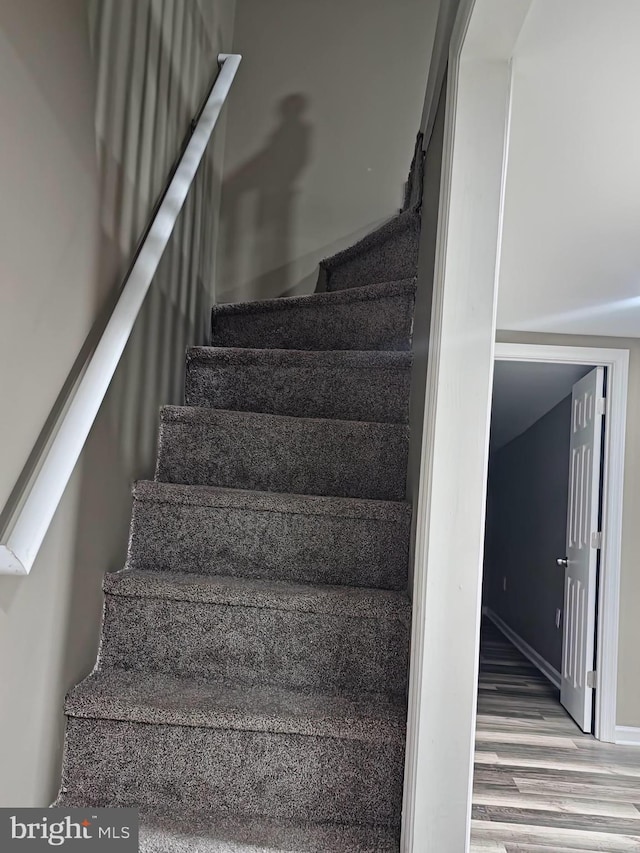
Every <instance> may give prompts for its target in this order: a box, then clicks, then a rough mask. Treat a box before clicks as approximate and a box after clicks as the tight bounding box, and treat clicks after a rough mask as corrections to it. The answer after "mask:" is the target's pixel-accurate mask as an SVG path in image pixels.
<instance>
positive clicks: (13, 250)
mask: <svg viewBox="0 0 640 853" xmlns="http://www.w3.org/2000/svg"><path fill="white" fill-rule="evenodd" d="M233 5H234V4H233V0H217V2H215V3H207V4H205V3H190V4H187V5H185V4H177V3H176V2H169V3H165V4H158V3H155V2H153V3H147V2H144V1H143V0H140V2H136V4H135V5H134V4H123V3H120V2H116V0H100V2H91V3H89V4H87V3H86V2H85V0H60V2H56V3H51V2H50V0H20V2H13V3H3V4H2V5H1V6H0V79H1V80H2V85H1V86H0V113H1V114H2V116H3V117H4V121H3V127H2V133H1V134H0V188H1V193H0V257H1V258H2V270H1V278H0V300H1V307H0V399H2V414H3V417H2V427H1V434H2V441H1V442H0V507H2V506H4V503H5V501H6V499H7V497H8V495H9V493H10V492H11V490H12V488H13V486H14V483H15V482H16V478H17V477H18V475H19V474H20V471H21V469H22V467H23V465H24V464H25V462H26V460H27V457H28V454H29V453H30V451H31V449H32V447H33V445H34V442H35V441H36V439H37V437H38V435H39V433H40V431H41V429H42V427H43V425H44V423H45V420H46V418H47V416H48V414H49V412H50V411H51V408H52V406H53V404H54V401H55V400H56V397H57V395H58V393H59V392H60V390H61V388H62V386H63V384H64V382H65V380H66V378H67V376H68V375H69V372H70V370H71V368H72V365H73V363H74V360H75V359H76V356H77V355H78V353H79V352H80V350H81V347H82V345H83V342H84V340H85V338H86V337H87V335H88V334H89V332H90V330H91V329H92V326H93V325H94V322H95V320H96V317H97V315H98V313H99V312H100V309H101V308H102V306H103V305H104V304H105V302H107V301H108V299H109V298H110V295H111V294H112V293H113V292H114V289H115V288H116V287H117V285H118V283H119V280H120V278H119V277H120V274H121V272H122V270H123V269H124V268H125V267H126V265H127V262H128V256H129V253H130V250H131V247H132V245H133V244H134V243H135V235H136V233H137V229H139V227H140V223H141V222H142V221H144V219H145V217H146V215H147V213H148V209H149V206H150V204H151V203H152V200H153V198H154V197H155V194H156V193H157V191H158V189H159V187H160V186H161V184H162V182H163V180H164V178H163V172H164V171H165V170H166V168H167V165H168V164H169V163H170V162H171V160H172V159H173V155H174V152H173V150H172V146H174V145H176V144H177V142H178V141H179V139H180V138H181V137H182V135H183V133H184V131H185V129H186V127H187V125H188V120H189V117H190V115H189V113H190V111H191V110H192V109H193V104H194V103H196V102H197V101H198V100H199V98H200V97H201V95H202V94H203V87H204V86H205V83H206V82H207V81H208V80H209V79H210V78H211V76H212V74H213V73H214V68H215V63H214V58H215V55H216V54H217V52H218V51H219V50H226V51H229V50H230V47H231V31H232V22H233ZM176 10H180V11H182V12H184V15H183V16H181V15H178V14H174V12H175V11H176ZM88 11H89V13H90V14H89V15H88ZM161 13H162V14H161ZM90 33H93V35H94V51H95V61H94V59H92V54H91V50H90V42H91V38H90ZM147 35H148V37H149V41H148V44H149V45H150V46H151V48H150V50H149V51H148V52H145V50H144V49H143V50H142V51H140V50H138V51H137V52H136V51H135V50H134V47H135V45H138V46H140V45H141V44H142V43H143V42H144V38H145V37H146V36H147ZM134 54H135V55H136V56H137V57H138V60H137V61H134V60H133V59H132V57H133V56H134ZM140 57H142V58H143V59H144V62H143V63H142V64H137V62H138V61H139V59H140ZM185 69H188V70H185ZM145 79H146V80H147V83H149V85H147V87H146V90H145V88H144V81H145ZM156 79H157V80H158V81H159V85H160V90H159V91H160V96H159V97H157V96H156V95H157V93H156V91H155V89H153V81H155V80H156ZM163 81H164V82H163ZM143 90H144V91H146V98H145V100H144V103H142V102H141V101H140V100H139V98H140V96H141V93H142V92H143ZM96 93H97V99H96ZM167 93H168V94H167ZM165 95H167V97H166V100H165ZM96 124H97V129H98V133H97V134H96ZM159 130H162V131H163V133H162V134H160V136H159V135H158V131H159ZM139 142H140V143H141V144H140V146H139V145H138V143H139ZM159 145H160V146H161V148H159V147H158V146H159ZM96 152H97V153H98V157H96ZM221 155H222V151H221V149H220V145H219V144H218V146H217V147H216V148H214V150H213V151H212V153H211V155H210V157H209V162H208V167H207V169H206V170H205V171H204V172H203V173H202V175H201V177H200V180H201V181H202V185H201V189H200V194H201V195H200V198H201V199H205V198H207V199H212V200H213V204H215V199H216V197H217V186H218V180H217V174H218V173H219V171H220V164H221ZM154 170H155V171H154ZM205 208H206V205H205ZM205 212H206V216H205V220H204V221H205V224H206V225H209V226H210V227H211V230H212V231H213V228H214V225H215V222H214V221H212V214H211V210H209V211H208V212H207V211H205ZM187 222H188V217H183V225H185V223H187ZM185 227H186V225H185ZM203 245H205V244H203ZM207 245H208V250H209V254H210V253H211V245H210V241H209V243H208V244H206V245H205V248H206V247H207ZM163 265H164V266H163V271H162V273H161V275H160V276H159V283H158V286H157V287H156V288H155V290H154V292H153V293H152V296H151V298H150V299H149V300H148V302H147V305H146V306H145V308H144V310H143V314H142V315H141V318H140V322H139V323H138V326H137V328H136V330H135V332H134V336H133V338H132V341H131V344H130V346H129V347H128V349H127V352H126V354H125V358H124V361H123V363H122V365H121V368H120V369H119V371H118V374H117V376H116V380H115V382H114V385H113V387H112V389H111V390H110V392H109V395H108V398H107V400H106V401H105V404H104V405H103V408H102V410H101V412H100V415H99V417H98V420H97V422H96V425H95V427H94V430H93V432H92V434H91V436H90V438H89V442H88V444H87V447H86V450H85V453H84V454H83V457H82V459H81V461H80V463H79V465H78V466H77V468H76V471H75V473H74V475H73V478H72V480H71V482H70V483H69V486H68V488H67V490H66V492H65V495H64V498H63V501H62V503H61V505H60V507H59V510H58V513H57V514H56V517H55V518H54V521H53V523H52V525H51V528H50V530H49V533H48V535H47V537H46V539H45V542H44V544H43V547H42V549H41V552H40V555H39V558H38V560H37V561H36V564H35V566H34V568H33V571H32V573H31V574H30V575H29V576H28V577H26V578H19V579H16V578H8V577H0V685H1V692H0V806H38V805H41V806H43V805H46V804H48V803H49V802H51V800H52V799H53V797H54V795H55V790H56V787H57V784H58V774H59V764H60V750H61V745H62V735H63V724H64V719H63V715H62V707H63V698H64V694H65V692H66V690H67V689H68V688H69V687H71V686H72V685H73V684H74V683H76V682H77V681H78V680H79V679H80V678H81V677H83V676H84V675H85V674H86V673H87V672H88V671H89V670H90V669H91V667H92V665H93V662H94V660H95V653H96V645H97V636H98V628H99V620H100V612H101V603H102V596H101V591H100V583H101V577H102V575H103V573H104V572H105V571H107V570H110V569H117V568H120V567H121V566H122V559H123V555H124V551H125V546H126V534H127V527H128V518H129V512H130V495H129V491H130V483H131V480H132V479H133V478H134V477H135V476H139V475H140V474H141V473H144V472H145V471H148V470H149V465H150V460H151V459H152V457H153V451H154V442H155V438H154V436H155V421H156V418H157V404H158V402H159V401H162V400H163V399H170V398H172V397H173V396H175V394H176V393H178V389H179V386H180V374H181V372H182V368H183V361H182V359H183V351H184V344H185V343H186V342H188V341H189V340H192V339H194V337H198V335H199V334H200V325H199V322H198V317H197V316H196V313H195V311H194V306H200V307H202V305H203V304H204V303H208V302H210V301H211V298H212V294H211V281H210V280H209V277H208V275H210V272H211V260H210V262H209V265H208V266H207V264H205V265H204V267H203V269H204V271H205V272H204V273H203V272H202V271H196V273H197V274H193V271H190V270H189V269H188V264H187V263H186V262H185V257H184V253H183V252H181V251H180V250H179V249H177V248H175V247H174V248H173V249H171V250H170V251H169V253H168V255H167V258H166V262H163ZM207 271H208V275H207ZM203 275H205V277H206V278H207V280H206V281H203V280H202V278H203ZM194 291H195V293H196V295H195V296H194ZM196 296H197V298H196Z"/></svg>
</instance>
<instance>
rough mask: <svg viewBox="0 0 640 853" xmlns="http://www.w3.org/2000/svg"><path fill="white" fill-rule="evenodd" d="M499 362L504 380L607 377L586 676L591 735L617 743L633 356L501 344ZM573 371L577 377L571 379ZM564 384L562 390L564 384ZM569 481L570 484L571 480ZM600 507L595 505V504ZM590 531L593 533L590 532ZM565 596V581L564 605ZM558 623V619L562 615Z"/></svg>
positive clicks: (619, 352) (592, 522)
mask: <svg viewBox="0 0 640 853" xmlns="http://www.w3.org/2000/svg"><path fill="white" fill-rule="evenodd" d="M495 362H496V368H497V370H496V375H499V373H498V371H499V370H500V369H501V366H502V365H509V364H513V363H519V364H523V365H538V366H540V365H546V366H547V370H550V369H551V368H552V367H553V366H562V367H563V368H564V369H567V368H570V369H569V370H568V372H567V373H565V374H563V375H564V376H566V377H567V378H569V377H571V376H572V375H573V377H574V378H576V377H579V376H580V374H581V373H582V377H583V379H576V383H577V382H580V381H584V380H585V379H586V376H589V375H593V371H594V368H595V367H599V368H600V369H601V370H602V372H603V375H606V392H605V394H603V396H606V402H605V403H604V405H603V408H604V412H605V414H604V417H603V424H605V425H606V426H605V428H604V430H603V433H602V442H601V461H602V465H601V470H600V473H599V490H600V492H601V501H600V505H599V507H598V509H597V515H596V516H595V517H594V516H593V515H592V516H591V518H590V519H589V520H585V522H584V524H585V529H584V530H583V533H584V534H585V535H586V536H587V538H588V540H589V541H588V545H589V546H590V550H592V551H593V552H597V554H598V556H599V560H598V565H597V573H598V574H597V580H598V582H597V588H596V589H595V591H594V599H593V614H592V616H593V619H592V624H593V626H594V631H595V634H594V644H593V645H594V653H593V662H594V669H593V670H591V669H589V668H587V667H586V666H585V667H584V672H585V678H586V673H587V672H592V673H593V675H591V676H590V677H589V681H590V683H592V684H593V685H594V687H593V688H589V689H590V690H592V691H593V693H592V694H591V697H592V699H593V727H592V733H593V735H594V736H595V738H596V739H597V740H603V741H608V742H610V743H614V742H615V740H616V734H615V720H616V691H617V663H618V618H619V597H620V557H621V554H620V552H621V541H622V506H623V493H622V486H623V470H624V439H625V424H626V409H627V383H628V365H629V352H628V350H623V349H620V350H618V349H601V348H597V347H574V346H548V345H542V344H540V345H538V344H512V343H497V344H496V347H495ZM571 370H574V371H575V372H574V373H573V374H572V373H571ZM547 375H548V376H551V374H550V373H547ZM558 375H560V374H558ZM567 382H568V379H567ZM576 383H574V384H576ZM560 384H562V381H561V382H560ZM567 387H568V384H567V383H566V382H565V385H564V388H565V389H566V388H567ZM572 387H573V386H572ZM551 391H553V389H551ZM572 417H573V414H572ZM567 476H568V478H569V480H570V474H568V475H567ZM578 487H579V488H581V485H580V483H578ZM569 488H570V486H569ZM569 500H570V496H569ZM596 503H597V502H594V504H596ZM586 527H588V528H589V529H588V530H586ZM592 534H594V536H592ZM594 537H595V538H594ZM592 546H595V547H592ZM566 557H567V555H566V554H558V555H557V559H560V560H564V559H566ZM557 568H558V569H559V570H561V569H564V566H557ZM507 583H508V582H507ZM565 596H566V577H565V584H564V595H563V601H564V597H565ZM564 610H565V606H564V604H563V606H562V611H563V612H562V613H561V616H560V621H561V625H562V631H563V653H564V651H565V648H564V633H565V628H566V627H567V625H566V621H564V620H563V615H564ZM555 618H556V619H557V614H556V616H555ZM556 630H559V629H556ZM538 663H540V662H538ZM568 663H570V662H567V664H568ZM583 663H585V662H583ZM539 668H540V667H539ZM546 674H547V677H549V675H552V676H553V673H550V672H547V673H546ZM559 674H560V676H561V678H562V675H564V672H563V667H562V665H561V667H560V673H559ZM552 680H553V678H552ZM585 687H586V683H585ZM584 728H586V727H584Z"/></svg>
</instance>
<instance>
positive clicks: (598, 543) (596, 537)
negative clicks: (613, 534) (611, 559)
mask: <svg viewBox="0 0 640 853" xmlns="http://www.w3.org/2000/svg"><path fill="white" fill-rule="evenodd" d="M591 547H592V548H602V530H597V531H596V532H595V533H592V534H591Z"/></svg>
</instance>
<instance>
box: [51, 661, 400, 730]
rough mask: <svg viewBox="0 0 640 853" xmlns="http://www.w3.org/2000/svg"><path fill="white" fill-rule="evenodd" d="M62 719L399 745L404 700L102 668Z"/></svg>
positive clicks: (73, 694) (74, 693) (71, 699)
mask: <svg viewBox="0 0 640 853" xmlns="http://www.w3.org/2000/svg"><path fill="white" fill-rule="evenodd" d="M65 713H66V714H67V715H69V716H75V717H85V718H92V719H108V720H124V721H130V722H139V723H150V724H155V725H175V726H199V727H206V728H216V729H234V730H241V731H259V732H273V733H280V734H300V735H307V736H314V737H336V738H346V739H352V740H365V741H397V742H398V743H402V742H403V739H404V732H405V717H406V709H405V702H404V698H403V697H402V698H399V697H397V696H393V695H388V694H384V693H382V694H379V693H359V694H357V695H347V694H336V693H333V694H331V693H319V692H317V691H312V690H301V689H297V690H292V689H287V688H284V687H280V686H277V685H268V686H265V685H251V684H240V683H238V682H229V681H221V680H214V681H212V680H210V679H203V678H188V677H184V676H175V675H170V674H165V673H158V672H154V673H145V672H142V671H138V670H133V671H132V670H125V669H120V668H110V667H109V668H107V669H103V670H98V671H96V672H93V673H92V674H91V675H90V676H89V677H88V678H86V679H85V680H84V681H83V682H81V684H79V685H78V686H77V687H75V688H74V689H73V690H71V691H70V693H69V694H68V696H67V700H66V704H65Z"/></svg>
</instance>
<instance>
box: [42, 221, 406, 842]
mask: <svg viewBox="0 0 640 853" xmlns="http://www.w3.org/2000/svg"><path fill="white" fill-rule="evenodd" d="M418 229H419V209H418V208H417V207H416V206H412V207H409V208H408V209H407V210H405V211H404V212H402V213H400V214H399V215H398V217H397V218H396V219H395V220H393V221H392V222H391V223H389V224H387V225H385V226H384V227H383V228H382V229H380V230H379V231H378V232H376V234H374V235H371V236H370V237H368V238H366V239H365V240H364V241H361V243H360V244H358V245H357V246H355V247H354V248H353V249H351V250H347V252H344V253H341V255H339V256H336V258H333V259H330V260H329V261H327V262H325V263H324V264H323V268H322V271H321V278H322V282H323V285H324V287H326V288H327V290H326V292H322V293H317V294H314V295H311V296H302V297H295V298H288V299H278V300H271V301H267V302H254V303H247V304H236V305H217V306H215V308H214V309H213V317H212V339H211V343H212V346H211V347H194V348H192V349H190V350H189V351H188V353H187V370H186V388H185V404H186V405H185V406H166V407H164V408H163V409H162V412H161V419H160V436H159V447H158V459H157V468H156V477H155V480H154V481H153V482H139V483H137V484H136V485H135V486H134V491H133V498H134V502H133V504H134V505H133V517H132V523H131V535H130V541H129V553H128V559H127V565H126V567H125V569H124V570H123V571H121V572H116V573H113V574H109V575H107V576H106V578H105V580H104V592H105V609H104V620H103V626H102V638H101V644H100V652H99V657H98V662H97V665H96V668H95V670H94V672H93V673H92V674H91V675H90V676H89V677H88V678H87V679H86V680H85V681H84V682H82V683H81V684H80V685H79V686H78V687H76V688H74V690H72V691H71V692H70V694H69V695H68V697H67V702H66V709H65V710H66V714H67V717H68V722H67V732H66V740H65V756H64V766H63V777H62V785H61V789H60V794H59V798H58V800H57V803H56V804H57V805H60V806H80V805H82V806H94V807H98V806H108V805H114V806H138V807H139V808H140V811H141V815H142V833H141V847H140V849H141V850H143V851H146V853H165V851H167V853H168V851H175V852H176V853H187V851H189V853H276V851H277V852H278V853H283V851H288V853H397V851H398V850H399V826H400V818H401V806H402V780H403V766H404V740H405V718H406V681H407V663H408V648H409V631H410V612H411V611H410V604H409V600H408V597H407V592H406V584H407V561H408V552H409V531H410V523H411V513H410V507H409V504H408V503H407V502H406V501H405V480H406V467H407V452H408V426H407V421H408V402H409V383H410V370H411V355H410V352H409V351H410V347H411V332H412V314H413V298H414V287H415V282H414V276H415V270H416V258H417V235H418Z"/></svg>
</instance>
